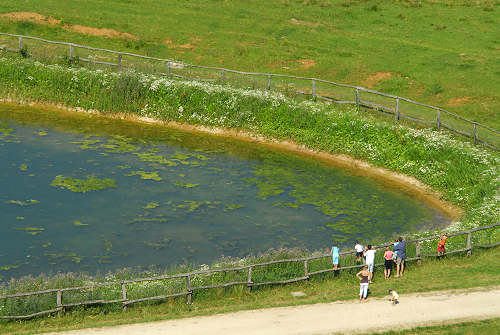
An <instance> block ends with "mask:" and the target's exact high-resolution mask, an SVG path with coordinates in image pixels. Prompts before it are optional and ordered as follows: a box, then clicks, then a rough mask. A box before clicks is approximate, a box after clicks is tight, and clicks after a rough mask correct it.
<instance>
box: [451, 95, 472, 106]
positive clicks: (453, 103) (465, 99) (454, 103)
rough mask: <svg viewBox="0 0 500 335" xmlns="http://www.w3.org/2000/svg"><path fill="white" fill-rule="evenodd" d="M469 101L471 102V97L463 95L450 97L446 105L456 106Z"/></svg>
mask: <svg viewBox="0 0 500 335" xmlns="http://www.w3.org/2000/svg"><path fill="white" fill-rule="evenodd" d="M470 102H471V97H469V96H464V97H460V98H451V99H450V101H448V103H447V105H448V106H452V107H456V106H462V105H467V104H468V103H470Z"/></svg>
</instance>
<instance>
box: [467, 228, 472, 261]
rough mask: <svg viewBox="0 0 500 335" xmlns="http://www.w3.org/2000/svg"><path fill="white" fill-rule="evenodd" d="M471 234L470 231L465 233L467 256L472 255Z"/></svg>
mask: <svg viewBox="0 0 500 335" xmlns="http://www.w3.org/2000/svg"><path fill="white" fill-rule="evenodd" d="M471 235H472V233H471V232H468V233H467V256H470V255H472V245H471V240H470V239H471Z"/></svg>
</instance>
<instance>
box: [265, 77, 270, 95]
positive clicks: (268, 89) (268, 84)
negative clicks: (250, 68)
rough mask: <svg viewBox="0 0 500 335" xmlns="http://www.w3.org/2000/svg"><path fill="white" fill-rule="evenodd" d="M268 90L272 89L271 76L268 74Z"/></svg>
mask: <svg viewBox="0 0 500 335" xmlns="http://www.w3.org/2000/svg"><path fill="white" fill-rule="evenodd" d="M266 88H267V90H268V91H269V90H271V76H267V87H266Z"/></svg>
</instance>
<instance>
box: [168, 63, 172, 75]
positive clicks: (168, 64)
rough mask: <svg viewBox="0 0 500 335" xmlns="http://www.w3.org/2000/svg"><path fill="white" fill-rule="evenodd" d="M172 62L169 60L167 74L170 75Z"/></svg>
mask: <svg viewBox="0 0 500 335" xmlns="http://www.w3.org/2000/svg"><path fill="white" fill-rule="evenodd" d="M170 71H171V70H170V62H167V76H169V77H170Z"/></svg>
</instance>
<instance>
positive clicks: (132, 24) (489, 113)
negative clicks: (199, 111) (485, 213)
mask: <svg viewBox="0 0 500 335" xmlns="http://www.w3.org/2000/svg"><path fill="white" fill-rule="evenodd" d="M499 10H500V5H499V3H498V2H497V1H490V0H479V1H474V2H472V1H466V0H463V1H453V2H452V1H444V0H441V1H363V0H314V1H303V0H274V1H266V2H262V1H257V0H251V1H248V0H235V1H214V0H192V1H187V0H181V1H173V0H144V1H141V2H130V1H121V0H109V1H103V0H89V1H82V0H78V1H71V2H61V1H56V0H40V1H36V2H29V1H28V0H3V1H2V2H1V3H0V31H5V32H11V33H19V34H27V35H35V36H40V37H44V38H48V39H53V40H63V41H68V42H74V43H80V44H87V45H91V46H95V47H102V48H109V49H116V50H123V51H132V52H136V53H141V54H146V55H151V56H160V57H165V58H173V59H178V60H182V61H185V62H190V63H196V64H202V65H212V66H221V67H227V68H233V69H240V70H245V71H265V72H275V73H287V74H295V75H304V76H314V77H319V78H323V79H327V80H333V81H339V82H345V83H350V84H355V85H360V86H366V87H370V88H373V89H377V90H381V91H383V92H386V93H391V94H396V95H400V96H405V97H409V98H413V99H416V100H417V101H421V102H426V103H429V104H434V105H437V106H441V107H444V108H446V109H448V110H450V111H453V112H456V113H458V114H460V115H463V116H465V117H468V118H471V119H473V120H475V121H478V122H483V123H485V124H487V125H489V126H491V127H494V128H496V129H499V128H500V118H499V117H498V110H499V107H500V89H499V88H500V81H498V80H497V78H498V76H499V74H500V60H499V58H498V56H497V54H498V51H499V46H498V43H496V42H495V41H496V39H497V37H498V33H497V32H498V29H497V27H498V26H500V15H498V11H499ZM16 12H27V13H28V14H25V15H24V17H23V16H22V15H17V16H16V15H14V14H12V13H16ZM29 13H36V14H40V15H42V16H38V19H33V15H31V16H30V14H29ZM40 18H42V19H40ZM43 18H45V19H43ZM49 18H52V19H53V20H51V19H49ZM75 27H77V28H78V29H77V28H75ZM81 27H83V28H81ZM103 28H104V29H113V30H114V31H115V33H111V32H109V31H98V29H103ZM127 34H131V35H133V36H128V35H127ZM30 43H31V42H29V41H25V45H26V46H27V48H28V49H29V48H30ZM0 44H1V43H0ZM31 46H33V44H31Z"/></svg>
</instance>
